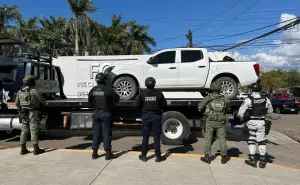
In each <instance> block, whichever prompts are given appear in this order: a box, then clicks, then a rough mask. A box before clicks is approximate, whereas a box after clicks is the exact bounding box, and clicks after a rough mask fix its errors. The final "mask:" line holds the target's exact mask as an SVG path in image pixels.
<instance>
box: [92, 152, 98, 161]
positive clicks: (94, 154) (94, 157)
mask: <svg viewBox="0 0 300 185" xmlns="http://www.w3.org/2000/svg"><path fill="white" fill-rule="evenodd" d="M98 157H99V155H98V150H93V154H92V159H97V158H98Z"/></svg>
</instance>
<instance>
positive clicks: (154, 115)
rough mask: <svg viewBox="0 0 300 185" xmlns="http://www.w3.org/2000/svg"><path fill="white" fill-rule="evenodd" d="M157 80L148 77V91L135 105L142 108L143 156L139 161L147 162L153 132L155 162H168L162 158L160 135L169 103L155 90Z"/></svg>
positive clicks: (146, 84) (137, 99)
mask: <svg viewBox="0 0 300 185" xmlns="http://www.w3.org/2000/svg"><path fill="white" fill-rule="evenodd" d="M155 83H156V82H155V79H154V78H153V77H148V78H147V79H146V80H145V86H146V87H147V90H145V91H143V92H141V93H140V94H139V96H138V97H137V98H136V101H135V103H134V105H135V107H141V108H142V135H143V141H142V154H141V155H139V159H140V160H142V161H144V162H146V161H147V157H146V156H147V152H148V142H149V136H150V133H151V132H152V134H153V139H154V148H155V156H156V159H155V162H161V161H164V160H166V157H165V156H161V150H160V134H161V119H162V113H163V112H164V111H165V110H166V108H167V101H166V99H165V97H164V95H163V93H162V92H161V91H157V90H154V87H155Z"/></svg>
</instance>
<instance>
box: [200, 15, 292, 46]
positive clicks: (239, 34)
mask: <svg viewBox="0 0 300 185" xmlns="http://www.w3.org/2000/svg"><path fill="white" fill-rule="evenodd" d="M296 19H297V18H292V19H289V20H286V21H282V22H278V23H275V24H271V25H268V26H264V27H261V28H257V29H254V30H250V31H246V32H242V33H238V34H233V35H228V36H225V37H222V38H215V39H209V40H203V42H204V41H214V40H222V39H227V38H231V37H237V36H241V35H245V34H248V33H252V32H256V31H259V30H263V29H266V28H269V27H273V26H276V25H278V24H281V23H285V22H288V21H291V20H296ZM211 37H213V35H212V36H211ZM200 42H201V41H200ZM200 42H197V43H196V44H195V45H199V43H200Z"/></svg>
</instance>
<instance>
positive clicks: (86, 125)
mask: <svg viewBox="0 0 300 185" xmlns="http://www.w3.org/2000/svg"><path fill="white" fill-rule="evenodd" d="M92 115H93V113H91V112H72V113H70V129H71V130H80V129H91V128H92V126H93V120H92Z"/></svg>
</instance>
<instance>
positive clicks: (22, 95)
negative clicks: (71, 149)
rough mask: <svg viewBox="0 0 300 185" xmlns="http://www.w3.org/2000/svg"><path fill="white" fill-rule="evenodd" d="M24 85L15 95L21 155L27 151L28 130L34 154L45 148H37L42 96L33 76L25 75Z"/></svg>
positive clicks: (42, 151) (43, 100)
mask: <svg viewBox="0 0 300 185" xmlns="http://www.w3.org/2000/svg"><path fill="white" fill-rule="evenodd" d="M23 83H24V85H25V87H22V88H21V89H20V90H19V92H18V94H17V97H16V106H17V108H18V111H19V116H20V120H21V124H22V132H21V136H20V143H21V153H20V154H21V155H25V154H27V153H29V151H28V150H27V148H26V141H27V136H28V134H29V132H30V133H31V140H32V142H33V147H34V152H33V154H34V155H38V154H41V153H44V152H45V150H43V149H40V148H39V145H38V143H39V140H38V134H39V127H40V122H41V112H40V110H39V109H40V108H41V106H42V105H43V104H45V99H44V97H43V96H42V95H41V94H40V93H39V92H38V90H37V89H36V88H34V86H35V77H34V76H26V77H25V78H24V79H23Z"/></svg>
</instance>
